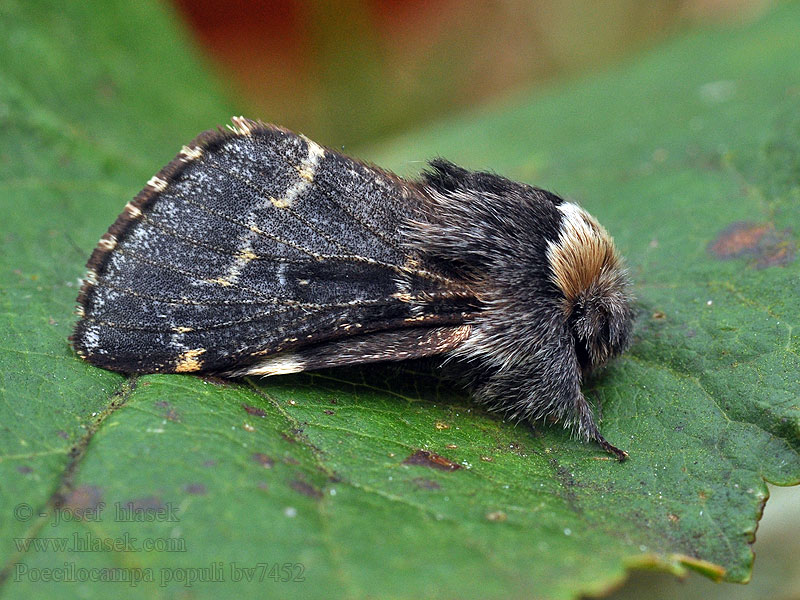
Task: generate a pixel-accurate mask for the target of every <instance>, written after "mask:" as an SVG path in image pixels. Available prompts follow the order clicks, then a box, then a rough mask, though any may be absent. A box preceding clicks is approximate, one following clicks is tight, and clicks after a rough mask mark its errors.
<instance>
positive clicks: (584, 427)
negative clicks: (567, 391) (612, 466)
mask: <svg viewBox="0 0 800 600" xmlns="http://www.w3.org/2000/svg"><path fill="white" fill-rule="evenodd" d="M575 418H576V420H577V426H576V429H577V430H578V432H579V434H580V435H582V436H583V437H584V438H586V439H587V440H594V441H596V442H597V443H598V444H599V445H600V447H601V448H602V449H603V450H605V451H606V452H609V453H610V454H613V455H614V456H616V457H617V458H618V459H619V460H621V461H622V460H625V459H626V458H628V453H627V452H625V451H624V450H620V449H619V448H617V447H616V446H613V445H612V444H610V443H609V442H608V441H606V439H605V438H604V437H603V435H602V434H601V433H600V430H599V429H598V428H597V425H596V424H595V422H594V416H593V415H592V407H591V406H589V403H588V402H587V401H586V398H584V397H583V394H581V393H580V392H578V397H577V398H576V400H575Z"/></svg>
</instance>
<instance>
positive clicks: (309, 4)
mask: <svg viewBox="0 0 800 600" xmlns="http://www.w3.org/2000/svg"><path fill="white" fill-rule="evenodd" d="M770 4H771V2H768V1H766V0H647V1H646V2H642V1H641V0H602V1H599V2H598V1H596V0H538V1H536V2H530V1H525V0H493V1H466V2H465V1H463V0H341V1H336V2H318V1H314V0H269V1H266V2H255V1H252V0H175V6H176V8H177V10H178V11H179V12H180V14H181V15H182V16H183V18H184V20H185V22H186V23H187V24H188V26H189V27H190V28H191V31H192V35H193V37H194V39H195V40H196V42H197V43H198V44H199V45H200V46H201V47H202V48H203V50H204V51H205V55H206V56H207V57H208V59H209V61H210V63H211V66H212V68H213V69H214V70H216V72H217V73H218V74H219V75H220V76H221V77H222V78H223V79H226V80H227V81H228V82H229V83H230V86H231V88H232V90H233V91H234V93H235V94H237V100H238V101H243V102H244V103H245V104H248V105H249V106H251V107H252V111H253V114H255V115H258V116H260V117H261V118H262V119H263V120H266V121H269V122H274V123H281V124H282V125H284V126H286V127H289V128H290V129H294V130H300V131H302V132H303V133H305V134H306V135H309V136H311V137H312V138H313V139H316V140H319V141H320V142H323V143H325V144H327V145H330V146H338V147H341V146H342V145H358V144H363V143H364V142H369V143H374V142H376V141H377V140H379V139H381V138H384V137H388V136H391V135H392V134H396V133H398V132H400V131H403V130H405V129H408V128H410V127H419V126H421V125H424V124H425V123H427V122H430V121H434V120H436V119H438V118H441V117H442V116H445V115H448V114H450V113H452V112H454V111H461V110H465V109H469V108H470V107H473V106H476V105H479V104H483V103H486V102H489V101H492V100H495V99H498V98H502V97H504V96H509V95H512V94H514V92H515V91H518V90H519V91H523V90H530V88H531V86H532V85H535V84H537V83H542V82H545V81H546V80H549V79H552V78H554V77H559V76H564V75H566V74H569V75H575V74H578V73H580V72H585V71H588V70H590V69H593V68H597V67H600V66H602V65H604V64H608V63H610V62H613V61H618V60H619V59H621V58H622V57H624V56H625V55H627V54H630V53H632V52H634V51H636V50H638V49H642V48H644V47H646V46H649V45H653V44H655V43H656V42H658V41H659V40H661V39H663V38H665V37H667V36H669V35H671V34H674V33H676V32H678V31H680V30H682V29H685V28H688V27H691V26H693V25H696V24H698V22H709V21H721V20H722V21H731V20H733V21H741V20H745V19H750V18H754V17H756V16H758V15H759V14H760V13H761V12H762V11H763V10H765V9H766V8H768V6H769V5H770Z"/></svg>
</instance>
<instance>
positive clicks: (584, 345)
mask: <svg viewBox="0 0 800 600" xmlns="http://www.w3.org/2000/svg"><path fill="white" fill-rule="evenodd" d="M558 209H559V211H560V212H561V214H562V219H561V227H560V230H559V239H558V240H555V241H550V242H549V244H548V249H547V258H548V261H549V264H550V270H551V279H552V281H553V282H554V283H555V284H556V286H557V287H558V288H559V290H560V291H561V292H562V294H563V296H564V300H563V310H564V314H565V317H566V319H567V323H568V324H569V329H570V333H571V334H572V342H573V344H574V347H575V354H576V356H577V359H578V363H579V364H580V366H581V370H582V371H583V373H584V375H587V374H589V373H590V372H591V371H593V370H594V369H596V368H598V367H600V366H602V365H603V364H605V363H606V362H607V361H608V360H609V359H610V358H613V357H614V356H616V355H618V354H620V353H621V352H623V351H624V350H625V349H627V347H628V345H629V344H630V336H631V330H632V329H633V310H632V308H631V296H630V292H629V286H630V284H629V281H628V276H627V273H626V270H625V266H624V264H623V261H622V258H621V257H620V256H619V254H618V253H617V251H616V248H615V247H614V241H613V239H612V238H611V236H610V235H609V234H608V232H607V231H606V230H605V229H604V228H603V226H602V225H600V224H599V223H598V222H597V221H596V220H595V219H594V217H592V216H591V215H590V214H589V213H587V212H586V211H585V210H583V209H582V208H581V207H579V206H578V205H576V204H573V203H571V202H564V203H562V204H560V205H559V206H558Z"/></svg>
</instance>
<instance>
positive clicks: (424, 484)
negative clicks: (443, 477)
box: [411, 477, 442, 490]
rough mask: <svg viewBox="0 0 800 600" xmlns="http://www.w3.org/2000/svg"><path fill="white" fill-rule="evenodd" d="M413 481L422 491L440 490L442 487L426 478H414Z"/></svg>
mask: <svg viewBox="0 0 800 600" xmlns="http://www.w3.org/2000/svg"><path fill="white" fill-rule="evenodd" d="M411 481H412V482H413V483H414V485H415V486H417V487H418V488H419V489H421V490H438V489H440V488H441V487H442V486H440V485H439V484H438V483H437V482H435V481H434V480H433V479H426V478H425V477H414V479H412V480H411Z"/></svg>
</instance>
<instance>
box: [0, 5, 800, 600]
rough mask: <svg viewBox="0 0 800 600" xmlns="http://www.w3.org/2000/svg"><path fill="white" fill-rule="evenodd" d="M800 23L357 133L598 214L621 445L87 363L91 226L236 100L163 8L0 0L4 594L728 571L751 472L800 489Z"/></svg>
mask: <svg viewBox="0 0 800 600" xmlns="http://www.w3.org/2000/svg"><path fill="white" fill-rule="evenodd" d="M799 28H800V5H798V4H797V3H794V4H789V5H786V6H783V7H781V8H779V9H777V10H775V11H774V12H773V13H772V14H770V15H769V16H768V17H766V18H764V19H763V20H761V21H759V22H757V23H753V24H749V25H746V26H741V27H727V28H718V29H711V28H709V29H705V30H702V31H697V32H695V33H693V34H690V35H686V36H684V37H682V38H680V39H677V40H674V41H673V42H671V43H668V44H665V45H662V46H661V47H659V48H657V49H655V50H653V51H651V52H649V53H647V54H645V55H642V56H640V57H639V58H638V59H636V60H633V61H630V62H629V63H627V64H625V65H624V66H620V67H618V68H616V69H613V70H610V71H608V72H605V73H602V74H596V75H593V76H590V77H587V78H585V79H582V80H580V81H576V82H572V83H569V84H564V85H561V86H560V87H557V88H553V89H550V90H549V91H547V92H545V93H537V94H529V95H525V96H521V97H519V98H517V99H515V100H514V101H513V102H508V103H507V104H506V105H504V106H498V107H495V108H494V109H492V110H488V111H483V112H481V113H477V114H474V115H471V116H467V117H463V118H460V119H454V120H451V121H449V122H446V123H441V124H439V125H436V126H433V127H429V128H427V129H426V130H424V131H422V132H419V133H417V134H413V135H409V136H406V137H405V138H403V139H401V140H398V141H397V142H396V143H393V144H391V145H383V146H381V147H379V148H375V149H373V150H372V151H370V152H368V153H367V154H368V156H369V158H370V159H372V160H375V161H376V162H378V163H379V164H381V165H384V166H386V167H389V168H392V167H394V168H395V169H397V170H399V171H401V172H404V173H405V174H413V173H414V172H415V171H416V170H417V168H418V166H419V163H418V162H417V161H419V160H420V159H422V158H425V157H429V156H433V155H436V154H441V155H444V156H447V157H448V158H451V159H453V160H455V161H458V162H462V163H464V164H466V165H468V166H472V167H476V168H491V169H494V170H496V171H498V172H501V173H504V174H506V175H508V176H510V177H514V178H517V179H521V180H525V181H529V182H532V183H536V184H537V185H541V186H544V187H549V188H554V189H556V190H558V191H560V192H562V193H564V194H566V195H568V196H571V197H573V198H576V199H578V200H579V201H580V202H581V203H583V204H584V205H585V206H586V207H587V208H588V209H589V210H590V211H591V212H592V213H593V214H595V215H596V216H597V217H598V218H599V220H600V221H601V222H602V223H603V224H604V225H606V226H607V227H608V228H609V229H610V230H611V232H612V233H613V234H614V235H615V237H616V239H617V242H618V244H619V246H620V248H621V250H622V251H623V253H624V254H625V255H626V256H627V258H628V261H629V264H630V268H631V272H632V274H633V277H634V279H635V282H636V293H637V295H638V301H637V302H638V307H639V313H640V314H639V318H638V322H637V329H636V340H635V344H634V346H633V348H632V350H631V351H630V352H629V353H628V354H627V355H626V356H625V357H623V358H622V359H620V360H618V361H617V362H616V363H615V364H614V365H612V366H611V367H610V368H609V369H608V370H607V371H606V372H605V373H604V374H603V375H602V376H601V377H598V378H597V379H595V380H594V381H592V382H590V383H589V385H588V386H587V389H586V392H587V395H588V396H589V397H590V398H591V399H592V400H594V401H597V402H599V403H600V404H602V407H603V417H604V418H603V422H602V430H603V432H604V434H605V435H606V437H607V438H608V439H609V440H610V441H611V442H612V443H615V444H618V445H619V446H621V447H623V448H624V449H626V450H627V451H629V452H630V455H631V459H630V460H629V461H628V462H626V463H622V464H620V463H618V462H616V461H613V460H608V457H607V456H606V455H605V454H604V453H603V452H602V451H600V450H599V449H598V448H597V447H596V446H594V445H591V444H583V443H580V442H578V441H575V440H572V439H570V438H569V436H568V435H567V434H566V433H565V432H564V431H563V430H562V429H560V428H558V427H554V428H548V427H543V428H542V427H537V428H536V429H535V430H532V429H531V428H529V427H527V426H523V425H517V426H515V425H514V424H510V423H505V422H503V421H502V420H501V419H499V418H498V417H497V416H494V415H491V414H488V413H486V412H484V411H483V410H481V409H480V408H479V407H476V406H474V405H473V404H472V403H471V402H470V401H469V399H468V398H465V397H464V396H463V395H462V394H460V393H459V392H458V390H457V389H455V388H454V387H453V386H452V385H451V384H448V383H446V382H442V381H439V380H438V379H436V378H435V377H433V376H431V375H430V374H428V373H426V372H425V371H424V370H421V368H419V366H418V365H405V366H399V367H398V366H388V367H375V368H369V369H340V370H335V371H326V372H323V373H319V374H315V375H302V376H291V377H282V378H274V379H268V380H263V381H260V380H246V381H237V382H232V381H222V380H213V379H201V378H197V377H189V376H145V377H139V378H135V379H125V378H123V377H121V376H119V375H117V374H114V373H109V372H106V371H102V370H99V369H95V368H93V367H91V366H89V365H87V364H85V363H83V362H82V361H80V360H79V359H78V358H76V357H75V356H74V355H73V353H72V352H71V350H70V348H69V346H68V344H67V342H66V338H67V336H68V335H69V332H70V330H71V325H72V322H73V315H72V307H73V305H74V299H75V295H76V293H77V285H78V278H79V277H80V276H81V275H82V273H83V263H84V262H85V260H86V258H87V257H88V255H89V253H90V251H91V249H92V248H93V246H94V244H95V243H96V240H97V239H98V238H99V236H100V235H101V234H102V233H103V232H104V231H105V229H106V228H107V226H108V225H109V224H110V223H111V222H112V221H113V219H114V217H115V216H116V215H117V213H118V212H119V211H120V210H121V208H122V205H123V204H124V203H125V202H126V201H127V200H128V199H129V198H131V197H132V196H133V195H134V194H135V193H136V192H137V191H138V190H139V188H140V187H141V186H142V184H143V182H145V181H146V180H147V179H148V178H149V176H150V175H152V173H154V172H155V171H157V170H158V168H160V167H161V166H162V165H163V164H164V163H166V162H167V161H168V160H169V159H171V158H172V156H173V155H174V154H175V152H177V150H178V148H180V146H181V145H182V144H183V143H185V142H186V141H187V140H189V139H191V138H192V137H193V135H194V134H196V133H197V132H198V131H199V130H201V129H205V128H208V127H210V126H213V125H216V124H218V123H224V122H226V121H227V120H228V118H229V116H230V115H231V114H234V112H238V111H234V110H232V108H231V107H230V106H229V105H228V103H227V102H226V101H225V100H224V99H222V97H221V95H220V93H219V92H218V88H219V86H218V85H217V84H216V83H215V82H214V81H212V80H211V78H210V77H209V76H208V75H207V74H205V73H204V72H203V70H202V69H201V68H200V67H199V66H198V64H197V61H196V59H195V58H194V57H193V55H192V53H191V52H190V51H189V50H187V49H186V47H187V45H186V42H185V40H183V39H182V36H181V35H179V34H178V33H176V27H175V19H174V17H173V16H172V15H170V14H165V12H164V8H163V7H161V6H160V5H157V4H154V3H149V2H137V3H129V2H106V3H103V6H102V10H100V9H99V8H98V7H97V6H95V5H94V4H90V3H52V4H48V3H47V2H23V1H21V0H6V1H5V2H3V3H2V4H0V125H2V127H0V198H2V208H3V211H2V214H3V225H2V253H0V286H2V288H0V289H1V290H2V296H1V297H0V303H2V304H1V308H0V336H1V337H2V340H3V341H2V346H0V399H1V401H0V424H1V425H0V482H2V483H0V511H2V514H3V515H4V518H2V519H0V559H2V562H1V563H0V568H2V569H3V572H2V573H3V574H2V577H3V579H2V584H0V594H2V595H3V596H4V597H8V598H16V597H20V598H22V597H31V596H34V597H39V596H42V595H44V594H55V593H57V594H58V595H59V597H66V598H71V597H79V596H80V597H88V598H93V597H108V596H110V595H113V597H117V598H122V597H141V596H147V597H152V598H157V597H175V596H176V595H178V594H183V595H187V596H188V595H192V596H193V597H204V598H205V597H219V596H220V595H223V596H224V595H225V594H226V593H227V592H229V591H230V592H232V591H233V590H237V591H239V592H243V593H247V594H251V595H256V594H258V595H264V594H267V595H275V596H280V597H287V598H288V597H309V596H311V597H322V596H324V597H332V598H337V597H376V596H379V597H394V598H419V597H443V598H444V597H458V598H472V597H475V598H477V597H480V598H509V597H530V596H536V597H542V598H573V597H576V596H577V595H579V594H582V593H599V592H601V591H603V590H605V589H608V588H609V587H611V586H613V585H616V584H618V583H619V582H620V581H621V580H622V579H623V578H624V577H625V572H626V569H628V568H630V567H656V568H660V569H666V570H670V571H672V572H675V573H681V572H683V571H684V570H685V569H687V568H689V569H695V570H698V571H701V572H703V573H706V574H707V575H709V576H711V577H716V578H722V579H725V580H728V581H745V580H747V578H748V576H749V572H750V566H751V563H752V553H751V550H750V544H751V543H752V542H753V539H754V532H755V528H756V525H757V521H758V518H759V516H760V514H761V510H762V508H763V503H764V501H765V500H766V497H767V492H766V484H765V480H767V481H770V482H773V483H776V484H779V485H792V484H797V483H798V482H800V455H799V454H798V451H799V450H800V400H798V398H799V397H800V393H798V392H800V376H798V372H800V368H799V367H800V364H799V363H800V361H799V360H798V353H799V351H800V332H799V331H798V329H797V324H798V322H800V319H798V317H799V316H800V314H799V313H800V308H799V307H798V302H797V290H798V284H800V268H799V267H798V262H797V260H796V253H797V237H796V236H797V232H796V231H795V229H796V228H797V224H798V222H800V220H799V219H800V202H798V200H799V199H800V187H798V174H800V144H798V140H800V108H798V107H800V102H798V100H800V88H798V87H797V80H796V67H797V63H798V60H800V47H798V45H797V43H796V42H797V31H798V29H799ZM253 116H258V115H253ZM415 369H417V370H415ZM448 465H449V467H448ZM456 466H458V468H456ZM57 506H58V507H59V508H58V509H57V508H56V507H57ZM126 507H133V508H137V509H140V511H139V512H138V513H133V514H138V515H139V516H140V517H141V516H148V517H150V518H151V519H150V520H148V521H146V522H131V521H129V520H127V521H126V520H125V517H126V516H127V517H130V516H131V514H132V513H131V511H127V512H125V511H122V512H119V511H118V509H125V508H126ZM79 517H80V518H79ZM64 540H66V542H65V543H66V547H65V548H56V547H55V546H53V545H50V546H46V544H59V543H62V541H64ZM34 542H35V544H36V545H34ZM25 544H29V545H28V546H27V548H26V547H25ZM148 546H153V549H148ZM273 567H275V568H273ZM137 577H141V578H144V579H145V581H135V582H134V581H130V579H131V578H137ZM298 577H302V578H303V581H302V582H301V581H281V578H289V579H297V578H298ZM64 579H66V580H67V581H66V582H65V581H63V580H64ZM96 580H101V581H107V580H113V581H111V582H108V583H101V584H99V585H98V584H94V583H93V582H94V581H96ZM120 581H122V582H120Z"/></svg>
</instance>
